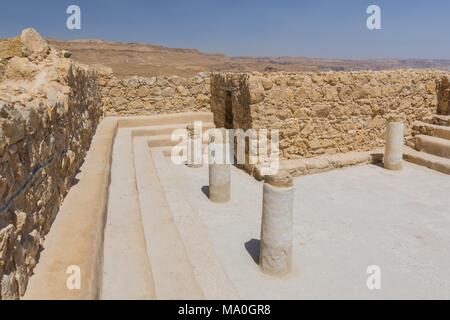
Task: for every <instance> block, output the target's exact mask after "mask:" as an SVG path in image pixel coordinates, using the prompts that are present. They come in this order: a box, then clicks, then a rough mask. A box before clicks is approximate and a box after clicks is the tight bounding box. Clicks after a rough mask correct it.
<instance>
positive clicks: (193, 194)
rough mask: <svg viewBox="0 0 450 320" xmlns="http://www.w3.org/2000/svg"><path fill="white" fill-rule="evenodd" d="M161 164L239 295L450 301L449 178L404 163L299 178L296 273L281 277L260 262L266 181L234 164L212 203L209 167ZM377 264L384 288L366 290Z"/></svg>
mask: <svg viewBox="0 0 450 320" xmlns="http://www.w3.org/2000/svg"><path fill="white" fill-rule="evenodd" d="M158 161H160V162H162V161H164V162H165V163H164V164H162V163H160V164H159V165H160V166H161V165H164V166H167V169H168V170H166V171H165V173H164V175H167V174H172V175H174V177H173V179H164V177H162V179H161V182H162V184H163V185H164V186H165V188H166V190H172V192H169V193H168V195H167V200H168V203H171V202H172V201H177V199H176V198H178V197H184V199H185V200H186V201H187V202H188V203H189V204H190V206H191V207H192V209H193V211H194V212H196V214H198V216H199V217H200V220H201V221H199V223H198V224H199V226H201V227H202V228H203V227H204V228H206V230H207V234H208V238H209V241H210V242H211V244H212V247H213V248H214V251H215V254H216V256H217V259H218V260H219V261H220V264H221V265H222V266H223V268H224V270H225V272H226V275H227V276H228V278H229V280H230V281H231V283H232V285H233V286H234V288H235V289H236V291H237V292H238V294H239V297H240V298H242V299H434V298H438V299H450V196H449V195H450V179H449V176H447V175H444V174H441V173H438V172H435V171H431V170H429V169H426V168H423V167H420V166H416V165H413V164H409V163H405V164H404V170H403V171H400V172H393V171H387V170H384V169H383V168H381V167H378V166H375V165H367V166H358V167H351V168H346V169H341V170H336V171H332V172H328V173H323V174H318V175H311V176H304V177H299V178H296V179H295V186H296V198H295V214H294V216H295V217H294V219H295V227H294V270H293V272H292V274H291V275H290V276H288V277H285V278H282V279H277V278H272V277H268V276H265V275H263V274H262V273H261V272H260V270H259V268H258V266H257V264H256V262H255V261H257V259H258V254H259V252H258V251H259V237H260V225H261V203H262V183H261V182H257V181H255V180H254V179H253V178H252V177H250V176H248V175H247V174H246V173H244V172H242V171H240V170H239V169H237V168H234V167H232V201H231V202H230V203H228V204H213V203H211V202H209V200H208V199H207V197H206V195H205V191H206V187H205V186H207V185H208V169H207V166H204V167H203V168H200V169H190V168H187V167H185V166H176V165H174V164H172V163H171V162H170V159H167V158H166V159H164V160H161V158H160V159H159V160H158ZM160 176H161V174H160ZM160 178H161V177H160ZM170 194H172V195H175V196H172V197H171V196H170ZM179 227H180V226H179ZM181 228H183V227H182V226H181ZM181 233H183V232H181ZM191 236H192V237H195V234H192V235H191ZM372 265H376V266H378V267H379V268H380V270H381V290H369V289H368V287H367V284H366V283H367V279H368V278H369V276H370V274H367V268H368V267H369V266H372Z"/></svg>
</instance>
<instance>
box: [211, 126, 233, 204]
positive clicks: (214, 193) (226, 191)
mask: <svg viewBox="0 0 450 320" xmlns="http://www.w3.org/2000/svg"><path fill="white" fill-rule="evenodd" d="M226 134H227V132H226V130H225V129H216V130H215V134H214V135H213V136H211V137H210V140H209V199H210V200H211V201H213V202H217V203H225V202H228V201H230V199H231V191H230V189H231V165H230V163H227V157H228V156H229V155H227V152H228V144H227V140H226ZM218 137H220V138H221V139H219V140H221V141H218V140H217V138H218Z"/></svg>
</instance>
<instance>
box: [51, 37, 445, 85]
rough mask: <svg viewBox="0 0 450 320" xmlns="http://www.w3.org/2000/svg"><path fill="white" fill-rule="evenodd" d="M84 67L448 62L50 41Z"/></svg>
mask: <svg viewBox="0 0 450 320" xmlns="http://www.w3.org/2000/svg"><path fill="white" fill-rule="evenodd" d="M49 42H50V44H51V45H53V46H54V47H56V48H58V49H64V50H68V51H70V52H72V53H73V58H74V59H75V60H77V61H79V62H82V63H85V64H105V65H107V66H109V67H111V68H112V69H113V70H114V73H115V74H116V75H117V76H118V77H129V76H135V75H138V76H144V77H150V76H155V75H165V76H170V75H178V76H184V77H186V76H194V75H196V74H197V73H199V72H201V71H261V72H262V71H264V72H270V71H293V72H295V71H329V70H334V71H352V70H387V69H404V68H434V69H441V70H450V60H334V59H315V58H305V57H228V56H225V55H222V54H208V53H203V52H200V51H198V50H195V49H173V48H166V47H162V46H155V45H149V44H141V43H119V42H107V41H101V40H73V41H60V40H53V39H52V40H49Z"/></svg>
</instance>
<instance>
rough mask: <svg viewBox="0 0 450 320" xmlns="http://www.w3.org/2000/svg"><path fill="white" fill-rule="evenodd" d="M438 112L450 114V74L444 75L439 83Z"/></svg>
mask: <svg viewBox="0 0 450 320" xmlns="http://www.w3.org/2000/svg"><path fill="white" fill-rule="evenodd" d="M438 113H439V114H443V115H447V114H450V76H445V77H442V79H441V80H440V81H439V83H438Z"/></svg>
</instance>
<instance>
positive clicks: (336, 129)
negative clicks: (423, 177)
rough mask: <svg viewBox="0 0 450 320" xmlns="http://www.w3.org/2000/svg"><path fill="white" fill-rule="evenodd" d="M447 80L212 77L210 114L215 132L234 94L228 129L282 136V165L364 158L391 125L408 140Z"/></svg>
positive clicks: (346, 75)
mask: <svg viewBox="0 0 450 320" xmlns="http://www.w3.org/2000/svg"><path fill="white" fill-rule="evenodd" d="M445 75H446V74H445V73H444V72H440V71H433V70H400V71H399V70H397V71H383V72H326V73H265V74H261V73H250V74H214V75H213V76H212V84H211V88H212V98H211V104H212V106H211V107H212V110H213V111H215V110H218V111H217V115H216V124H217V125H218V126H221V125H222V123H221V122H222V121H223V118H224V111H223V110H225V106H224V95H225V93H224V92H226V91H227V90H232V92H233V93H232V96H233V103H234V105H233V113H235V112H236V113H237V114H238V116H234V122H235V123H234V127H235V128H236V127H244V128H255V129H258V128H267V129H280V143H281V145H280V148H281V151H282V158H283V159H297V158H303V157H306V158H309V157H314V156H317V155H321V154H336V153H345V152H350V151H369V150H373V149H376V148H379V147H382V146H383V145H384V139H383V134H384V132H385V124H386V121H387V120H388V119H389V118H391V117H394V118H399V119H400V120H402V121H404V122H405V124H406V127H407V129H406V137H407V139H408V138H410V137H411V134H412V123H413V122H414V121H416V120H421V119H424V118H426V117H429V116H431V115H432V114H435V113H436V112H437V106H438V104H439V103H440V102H441V100H442V98H441V95H440V94H439V92H441V91H442V90H440V87H441V83H442V80H441V79H442V78H443V77H444V76H445ZM447 75H448V73H447ZM215 113H216V111H215ZM240 114H246V115H248V116H247V117H243V118H242V117H240V116H239V115H240Z"/></svg>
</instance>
